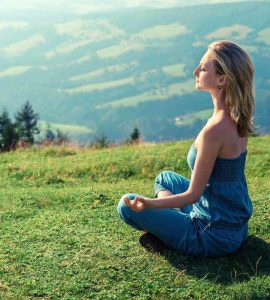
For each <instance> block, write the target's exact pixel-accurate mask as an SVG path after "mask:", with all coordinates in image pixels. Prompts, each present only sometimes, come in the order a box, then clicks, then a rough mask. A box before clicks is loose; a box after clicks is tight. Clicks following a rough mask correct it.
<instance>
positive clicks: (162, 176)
mask: <svg viewBox="0 0 270 300" xmlns="http://www.w3.org/2000/svg"><path fill="white" fill-rule="evenodd" d="M172 174H173V172H172V171H163V172H161V173H160V174H159V175H158V176H157V177H156V180H155V182H156V183H159V184H162V183H164V182H168V178H170V177H171V176H172Z"/></svg>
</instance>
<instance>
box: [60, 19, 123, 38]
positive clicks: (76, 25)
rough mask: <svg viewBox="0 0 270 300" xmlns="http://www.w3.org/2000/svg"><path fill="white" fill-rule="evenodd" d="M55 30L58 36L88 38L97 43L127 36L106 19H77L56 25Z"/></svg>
mask: <svg viewBox="0 0 270 300" xmlns="http://www.w3.org/2000/svg"><path fill="white" fill-rule="evenodd" d="M55 28H56V31H57V33H58V34H61V35H70V36H71V37H73V38H88V39H90V40H91V41H96V42H97V41H102V40H107V39H111V38H113V37H115V38H117V37H122V36H124V35H125V32H124V30H122V29H120V28H119V27H117V26H115V25H113V24H112V23H110V22H109V21H108V20H105V19H95V20H81V19H77V20H72V21H69V22H65V23H59V24H56V25H55Z"/></svg>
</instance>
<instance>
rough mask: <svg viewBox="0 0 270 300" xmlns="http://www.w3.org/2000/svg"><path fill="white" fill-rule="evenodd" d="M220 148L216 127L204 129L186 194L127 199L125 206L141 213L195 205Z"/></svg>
mask: <svg viewBox="0 0 270 300" xmlns="http://www.w3.org/2000/svg"><path fill="white" fill-rule="evenodd" d="M220 147H221V136H220V130H219V129H218V128H217V127H216V126H208V127H206V128H204V129H203V131H202V132H201V134H200V147H199V149H197V157H196V161H195V165H194V170H193V173H192V176H191V181H190V186H189V189H188V190H187V191H186V192H184V193H181V194H177V195H171V196H166V197H162V198H158V199H142V198H139V197H137V199H135V200H134V201H128V199H127V200H126V204H127V205H128V206H130V208H132V209H134V210H135V211H141V210H143V209H144V208H180V207H183V206H186V205H190V204H193V203H195V202H196V201H198V199H199V198H200V196H201V195H202V194H203V192H204V190H205V187H206V185H207V183H208V180H209V177H210V175H211V173H212V170H213V167H214V164H215V160H216V157H217V155H218V153H219V150H220Z"/></svg>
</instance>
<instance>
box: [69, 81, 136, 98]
mask: <svg viewBox="0 0 270 300" xmlns="http://www.w3.org/2000/svg"><path fill="white" fill-rule="evenodd" d="M133 83H134V78H133V77H127V78H124V79H120V80H114V81H108V82H101V83H93V84H86V85H82V86H79V87H76V88H71V89H65V90H64V91H65V92H67V93H68V94H76V93H89V92H93V91H103V90H106V89H110V88H115V87H119V86H122V85H126V84H133Z"/></svg>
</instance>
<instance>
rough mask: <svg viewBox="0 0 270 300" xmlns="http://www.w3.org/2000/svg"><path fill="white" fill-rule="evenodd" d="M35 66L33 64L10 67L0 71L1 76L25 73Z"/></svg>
mask: <svg viewBox="0 0 270 300" xmlns="http://www.w3.org/2000/svg"><path fill="white" fill-rule="evenodd" d="M32 68H33V67H32V66H18V67H11V68H8V69H6V70H4V71H2V72H0V78H2V77H6V76H16V75H20V74H23V73H25V72H27V71H29V70H31V69H32Z"/></svg>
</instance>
